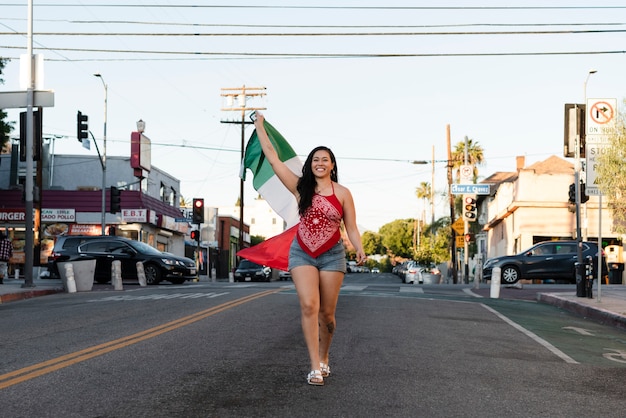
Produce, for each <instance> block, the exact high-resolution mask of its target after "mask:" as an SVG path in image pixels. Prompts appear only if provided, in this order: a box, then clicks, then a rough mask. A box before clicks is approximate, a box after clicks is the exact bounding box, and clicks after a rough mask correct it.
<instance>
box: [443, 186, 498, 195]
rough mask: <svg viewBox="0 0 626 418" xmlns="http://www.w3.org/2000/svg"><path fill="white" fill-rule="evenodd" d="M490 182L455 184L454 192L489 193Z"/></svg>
mask: <svg viewBox="0 0 626 418" xmlns="http://www.w3.org/2000/svg"><path fill="white" fill-rule="evenodd" d="M489 186H490V185H489V184H453V185H452V187H451V189H452V194H485V195H487V194H489V193H490V187H489Z"/></svg>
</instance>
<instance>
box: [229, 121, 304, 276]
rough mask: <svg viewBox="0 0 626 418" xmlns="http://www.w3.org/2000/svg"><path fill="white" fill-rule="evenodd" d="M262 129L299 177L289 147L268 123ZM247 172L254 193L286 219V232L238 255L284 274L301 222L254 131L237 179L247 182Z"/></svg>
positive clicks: (299, 165)
mask: <svg viewBox="0 0 626 418" xmlns="http://www.w3.org/2000/svg"><path fill="white" fill-rule="evenodd" d="M263 126H264V127H265V131H266V132H267V136H268V137H269V138H270V141H271V142H272V144H273V145H274V149H275V150H276V152H277V153H278V157H279V158H280V159H281V161H283V162H284V163H285V164H287V166H288V167H289V168H290V169H291V171H293V172H294V173H295V174H297V175H298V176H301V175H302V162H301V161H300V159H299V158H298V156H297V155H296V153H295V151H294V150H293V148H291V145H289V144H288V143H287V141H286V140H285V138H283V136H282V135H281V134H280V133H279V132H278V131H277V130H276V128H274V127H273V126H272V125H270V124H269V122H267V120H264V122H263ZM246 169H249V170H250V171H252V175H253V179H252V185H253V186H254V188H255V190H257V191H258V192H259V194H260V195H261V196H263V198H264V199H265V200H266V201H267V203H269V205H270V206H271V207H272V209H274V211H276V213H278V214H279V215H280V216H281V217H282V218H283V219H284V220H285V222H286V223H287V230H286V231H284V232H283V233H281V234H279V235H277V236H275V237H272V238H270V239H267V240H265V241H263V242H262V243H260V244H257V245H255V246H254V247H250V248H244V249H242V250H240V251H238V252H237V255H238V256H240V257H243V258H247V259H248V260H250V261H253V262H255V263H258V264H262V265H265V266H269V267H272V268H277V269H280V270H285V271H286V270H287V265H288V261H289V246H290V245H291V242H292V241H293V239H294V236H295V234H296V231H297V229H298V222H299V221H300V215H299V214H298V202H297V201H296V197H295V196H294V195H293V194H292V193H291V192H290V191H289V190H288V189H287V188H286V187H285V185H283V183H282V182H281V181H280V180H279V179H278V177H277V176H276V174H275V173H274V170H272V166H271V165H270V163H269V162H268V161H267V160H266V159H265V155H264V154H263V151H262V149H261V144H260V143H259V138H258V136H257V133H256V130H255V131H254V132H253V133H252V136H251V137H250V140H249V141H248V145H247V146H246V152H245V154H244V159H243V161H242V164H241V173H240V176H241V178H242V179H243V180H245V179H246Z"/></svg>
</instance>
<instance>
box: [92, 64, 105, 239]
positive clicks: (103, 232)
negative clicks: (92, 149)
mask: <svg viewBox="0 0 626 418" xmlns="http://www.w3.org/2000/svg"><path fill="white" fill-rule="evenodd" d="M94 76H95V77H98V78H99V79H100V81H102V85H103V86H104V134H103V137H102V144H103V145H102V235H105V229H106V177H107V176H106V173H107V99H108V86H107V83H105V81H104V78H102V74H100V73H95V74H94Z"/></svg>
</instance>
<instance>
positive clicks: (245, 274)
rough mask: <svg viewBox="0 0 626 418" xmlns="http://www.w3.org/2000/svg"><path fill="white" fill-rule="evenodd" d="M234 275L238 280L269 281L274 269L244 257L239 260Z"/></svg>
mask: <svg viewBox="0 0 626 418" xmlns="http://www.w3.org/2000/svg"><path fill="white" fill-rule="evenodd" d="M234 276H235V281H236V282H251V281H262V282H269V281H270V278H271V277H272V269H271V268H270V267H265V266H262V265H260V264H257V263H253V262H252V261H250V260H245V259H244V260H241V261H240V262H239V265H238V266H237V268H236V269H235V274H234Z"/></svg>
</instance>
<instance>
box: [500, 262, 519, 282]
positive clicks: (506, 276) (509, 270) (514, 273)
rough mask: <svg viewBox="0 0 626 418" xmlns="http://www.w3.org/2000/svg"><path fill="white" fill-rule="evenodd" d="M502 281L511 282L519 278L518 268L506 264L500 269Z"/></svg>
mask: <svg viewBox="0 0 626 418" xmlns="http://www.w3.org/2000/svg"><path fill="white" fill-rule="evenodd" d="M501 278H502V283H506V284H513V283H517V281H518V280H519V270H518V269H517V267H513V266H506V267H504V268H503V269H502V275H501Z"/></svg>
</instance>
